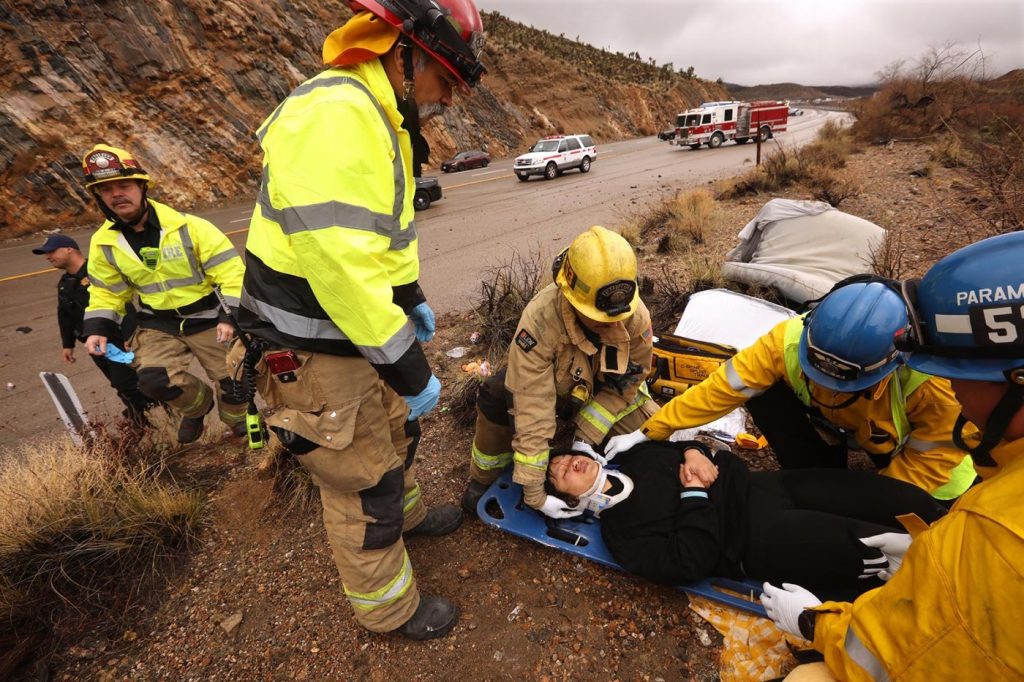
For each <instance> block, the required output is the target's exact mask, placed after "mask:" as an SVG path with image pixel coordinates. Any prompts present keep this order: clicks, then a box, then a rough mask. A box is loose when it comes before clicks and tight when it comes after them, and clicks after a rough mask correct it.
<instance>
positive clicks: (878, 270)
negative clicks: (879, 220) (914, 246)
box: [869, 229, 907, 279]
mask: <svg viewBox="0 0 1024 682" xmlns="http://www.w3.org/2000/svg"><path fill="white" fill-rule="evenodd" d="M906 256H907V245H906V240H905V239H904V237H903V233H902V232H900V231H899V230H891V229H890V230H886V231H885V236H884V237H882V241H880V242H878V244H877V245H876V246H875V247H874V248H873V249H871V255H870V260H869V265H870V266H871V272H873V273H875V274H876V275H881V276H882V277H888V278H889V279H903V271H904V264H905V260H906Z"/></svg>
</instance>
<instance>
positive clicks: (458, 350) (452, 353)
mask: <svg viewBox="0 0 1024 682" xmlns="http://www.w3.org/2000/svg"><path fill="white" fill-rule="evenodd" d="M468 350H469V349H468V348H466V347H465V346H455V348H452V349H451V350H446V351H445V352H444V354H445V355H447V356H448V357H450V358H455V359H458V358H461V357H462V356H464V355H465V354H466V352H467V351H468Z"/></svg>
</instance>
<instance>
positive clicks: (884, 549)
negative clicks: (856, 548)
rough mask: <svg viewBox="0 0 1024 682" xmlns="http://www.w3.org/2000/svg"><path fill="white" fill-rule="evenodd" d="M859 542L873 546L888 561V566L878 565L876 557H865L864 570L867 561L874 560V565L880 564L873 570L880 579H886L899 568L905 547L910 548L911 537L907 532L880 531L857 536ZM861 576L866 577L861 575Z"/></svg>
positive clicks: (905, 551) (866, 568)
mask: <svg viewBox="0 0 1024 682" xmlns="http://www.w3.org/2000/svg"><path fill="white" fill-rule="evenodd" d="M859 539H860V541H861V544H863V545H865V546H867V547H874V548H875V549H877V550H879V551H880V552H881V553H882V554H883V556H884V557H885V560H886V561H887V562H888V566H880V562H879V560H878V559H874V560H872V559H865V560H864V568H865V572H867V570H868V562H869V561H874V562H876V566H880V568H879V570H878V571H875V573H874V574H875V575H877V576H878V577H879V578H880V579H881V580H885V581H888V580H889V579H890V578H892V577H893V575H895V573H896V571H898V570H899V568H900V566H902V565H903V556H904V555H905V554H906V553H907V549H909V548H910V541H911V539H912V538H911V537H910V534H909V533H882V534H880V535H871V536H869V537H866V538H859ZM861 577H862V578H864V577H868V576H864V575H861Z"/></svg>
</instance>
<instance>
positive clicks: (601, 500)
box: [577, 466, 633, 516]
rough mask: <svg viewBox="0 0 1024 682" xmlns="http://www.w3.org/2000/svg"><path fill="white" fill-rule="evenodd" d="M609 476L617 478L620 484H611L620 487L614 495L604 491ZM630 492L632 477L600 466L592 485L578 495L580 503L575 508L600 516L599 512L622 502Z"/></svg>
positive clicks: (631, 490)
mask: <svg viewBox="0 0 1024 682" xmlns="http://www.w3.org/2000/svg"><path fill="white" fill-rule="evenodd" d="M609 478H615V479H618V481H619V483H621V486H614V485H613V486H611V487H612V488H613V489H614V488H620V489H619V491H618V492H617V493H615V494H614V495H609V494H608V493H606V492H604V490H605V484H606V483H608V482H609V481H608V479H609ZM631 492H633V479H631V478H630V477H629V476H627V475H626V474H624V473H622V472H621V471H615V470H613V469H606V468H605V467H603V466H602V467H601V470H600V471H599V472H598V474H597V477H596V479H595V480H594V485H592V486H590V489H589V490H588V491H587V492H585V493H583V494H582V495H580V504H579V506H578V507H577V509H583V511H587V512H590V513H591V514H593V515H594V516H601V512H603V511H604V510H605V509H608V508H609V507H614V506H615V505H617V504H618V503H619V502H622V501H623V500H624V499H626V498H627V497H629V494H630V493H631Z"/></svg>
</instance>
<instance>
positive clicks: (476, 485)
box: [462, 481, 491, 516]
mask: <svg viewBox="0 0 1024 682" xmlns="http://www.w3.org/2000/svg"><path fill="white" fill-rule="evenodd" d="M490 487H491V486H490V485H489V484H487V483H481V482H480V481H470V482H469V485H468V486H466V492H464V493H462V508H463V509H464V510H466V513H467V514H470V515H472V516H476V504H477V502H479V501H480V498H481V497H483V496H484V493H485V492H487V489H488V488H490Z"/></svg>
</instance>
